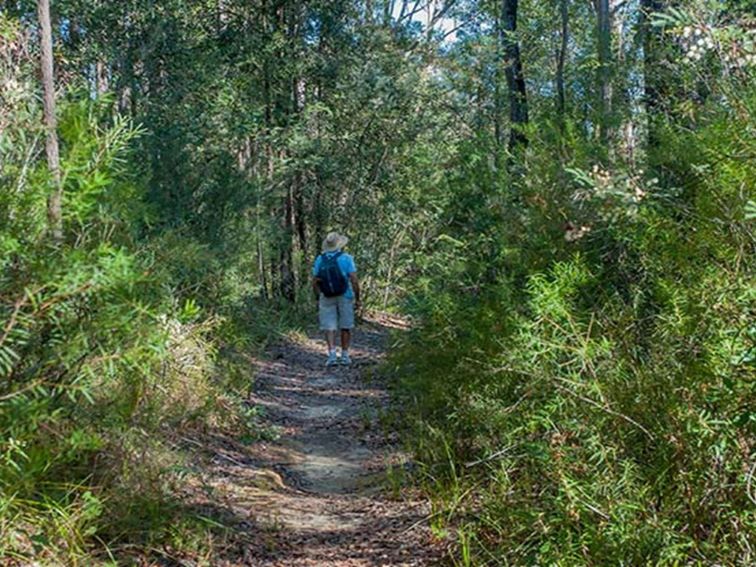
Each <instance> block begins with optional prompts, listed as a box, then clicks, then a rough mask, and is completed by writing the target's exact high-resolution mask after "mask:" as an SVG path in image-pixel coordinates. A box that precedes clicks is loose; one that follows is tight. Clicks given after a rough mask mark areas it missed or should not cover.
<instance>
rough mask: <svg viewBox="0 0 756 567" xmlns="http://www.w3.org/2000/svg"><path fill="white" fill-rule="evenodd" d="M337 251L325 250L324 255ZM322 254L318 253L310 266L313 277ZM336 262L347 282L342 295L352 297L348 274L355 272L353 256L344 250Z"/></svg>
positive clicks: (317, 270) (315, 275) (315, 274)
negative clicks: (313, 263)
mask: <svg viewBox="0 0 756 567" xmlns="http://www.w3.org/2000/svg"><path fill="white" fill-rule="evenodd" d="M338 253H339V252H338V250H337V251H336V252H325V255H326V256H333V255H335V254H338ZM322 256H323V255H322V254H320V255H318V257H317V258H315V265H314V266H313V267H312V275H313V276H314V277H317V276H318V272H319V271H320V263H321V262H322V260H323V259H322ZM337 262H338V264H339V268H340V269H341V273H342V274H344V277H345V278H346V279H347V283H348V287H347V290H346V293H345V294H344V297H346V298H347V299H354V292H353V291H352V282H351V280H350V279H349V274H356V273H357V266H356V265H355V263H354V258H352V257H351V256H350V255H349V254H347V253H346V252H342V253H341V256H339V259H338V260H337Z"/></svg>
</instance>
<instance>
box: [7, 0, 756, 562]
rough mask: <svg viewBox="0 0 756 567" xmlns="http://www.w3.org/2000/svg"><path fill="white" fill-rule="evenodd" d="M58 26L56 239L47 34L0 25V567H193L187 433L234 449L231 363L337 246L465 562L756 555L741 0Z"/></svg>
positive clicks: (748, 65) (301, 292)
mask: <svg viewBox="0 0 756 567" xmlns="http://www.w3.org/2000/svg"><path fill="white" fill-rule="evenodd" d="M38 3H39V4H40V5H42V4H44V2H41V1H39V0H38ZM52 21H53V25H52V32H51V35H52V40H53V44H54V52H53V59H54V63H55V81H56V82H55V84H54V86H55V88H56V89H57V91H56V95H57V96H56V97H53V98H57V104H58V112H57V115H58V122H59V124H58V128H57V130H56V134H57V136H58V138H59V139H60V145H61V158H62V174H63V176H62V182H63V187H62V189H63V190H62V195H63V203H62V207H61V211H62V215H63V239H62V242H56V239H55V238H53V237H51V236H54V232H55V230H54V228H55V226H54V225H55V223H53V222H51V221H50V219H48V218H47V216H48V215H47V210H48V209H47V204H46V201H47V200H48V198H49V197H50V195H51V194H54V189H55V180H54V179H53V178H52V177H53V176H52V175H51V174H50V171H49V167H47V166H46V165H45V156H44V153H43V152H44V146H45V134H46V132H45V130H44V129H43V126H42V123H43V118H42V104H41V100H40V98H41V96H40V95H41V92H42V89H41V88H40V85H39V84H38V83H39V80H38V76H37V75H38V73H37V71H36V69H37V68H38V64H39V59H40V37H41V31H40V29H39V28H40V26H39V25H38V23H39V22H38V16H37V9H36V6H35V2H30V1H18V0H0V65H1V66H2V69H0V71H1V73H0V456H1V458H2V466H1V467H0V526H2V530H1V531H0V534H2V535H0V556H2V557H3V558H5V557H10V558H16V559H18V561H20V562H24V561H28V560H29V558H32V557H34V558H39V559H40V560H41V561H47V562H48V563H52V564H55V563H73V562H75V561H77V560H79V559H80V558H82V557H87V559H85V560H82V561H85V562H86V561H89V562H91V561H93V559H92V556H91V555H90V556H88V555H87V554H89V553H93V554H98V555H99V557H106V556H107V554H108V551H110V552H113V553H114V554H116V555H118V554H124V555H125V554H128V553H131V550H134V553H138V552H139V550H141V551H144V550H145V549H148V548H153V549H154V548H156V547H155V546H156V544H157V542H161V547H160V549H161V550H162V551H161V552H163V553H167V552H168V551H166V550H174V551H175V550H178V551H177V552H176V553H177V554H180V553H181V550H182V549H184V550H192V549H193V550H196V551H197V554H198V556H200V557H202V556H209V554H210V553H211V552H210V549H211V548H212V547H213V545H214V539H213V538H216V537H222V536H221V535H219V534H220V532H222V530H211V529H209V528H208V526H209V525H212V526H214V527H215V528H217V527H218V526H217V525H216V524H214V523H213V522H214V520H212V519H210V520H208V519H207V518H204V519H202V518H201V517H200V515H198V513H197V511H196V510H194V511H187V510H182V509H181V507H180V505H179V499H176V498H172V496H175V495H177V494H179V493H180V492H181V486H182V483H183V479H184V478H185V475H187V474H189V467H187V466H185V463H184V461H183V458H184V457H183V456H182V453H181V450H180V443H181V439H180V438H181V437H182V436H183V435H184V433H186V432H189V431H199V430H203V429H208V430H209V429H213V430H223V431H229V430H233V431H234V432H235V433H238V434H241V433H244V432H245V431H246V429H247V428H248V427H249V422H250V420H252V419H253V417H254V411H253V410H251V409H250V408H247V407H246V406H245V405H244V403H243V402H242V401H241V397H240V393H242V392H243V391H244V389H245V388H247V387H248V386H249V378H250V377H249V376H248V375H247V374H246V370H245V367H244V366H240V365H238V364H237V363H236V361H237V360H238V358H239V352H240V351H242V350H243V349H247V348H249V347H250V345H258V344H261V343H263V342H264V341H266V340H267V339H268V338H269V337H271V336H273V335H275V333H276V332H277V331H278V330H280V329H282V328H285V327H287V326H290V325H291V324H292V323H293V322H294V321H296V317H297V313H298V312H297V308H298V306H299V305H307V306H308V308H309V309H310V310H311V289H310V288H309V287H308V280H309V267H310V265H311V261H312V259H313V257H314V256H315V255H316V254H317V253H318V251H319V246H320V241H321V238H322V236H323V234H324V233H325V232H327V231H328V230H331V229H338V230H341V231H343V232H346V233H348V234H349V236H350V237H351V244H350V250H351V252H353V253H354V255H355V257H356V259H357V264H358V266H359V269H360V272H361V277H362V281H363V283H364V290H365V291H364V295H365V300H366V303H367V304H368V305H369V306H370V307H377V308H381V309H396V310H400V309H403V310H406V311H407V312H408V313H409V314H411V315H412V316H413V317H414V319H415V321H416V324H415V327H414V330H413V331H412V332H410V333H408V334H406V335H405V336H403V337H400V338H399V339H398V343H397V348H396V349H395V352H394V356H393V359H392V361H393V362H392V364H393V368H394V370H395V374H396V388H397V396H398V397H399V398H400V399H401V400H402V403H403V406H402V409H403V416H404V417H405V418H406V420H407V425H408V428H409V429H408V432H409V434H408V435H407V438H408V440H409V441H410V442H411V445H412V447H413V448H414V449H415V451H416V454H417V455H418V458H419V461H420V463H421V470H422V471H423V473H425V474H423V475H421V478H422V479H423V480H424V481H425V486H427V488H428V489H429V490H430V491H431V493H432V494H433V496H434V498H435V501H436V505H437V510H436V513H435V514H434V516H433V521H434V525H435V527H436V528H437V530H438V532H437V533H438V534H439V535H440V536H449V537H452V538H455V540H456V542H457V544H458V545H457V548H456V550H457V552H458V554H457V556H456V558H457V559H459V561H461V562H462V563H463V564H492V565H495V564H507V563H509V564H534V563H544V564H546V563H554V564H564V565H575V564H617V563H620V564H621V563H625V564H643V563H649V564H658V563H661V564H665V563H666V564H676V563H678V564H679V563H695V562H701V563H722V564H737V563H741V564H748V563H753V562H754V556H753V551H752V550H753V547H754V542H753V533H754V530H755V527H754V512H753V510H754V504H756V502H755V500H756V488H754V487H755V486H756V482H755V481H754V438H755V436H754V433H755V432H754V427H755V425H754V424H755V423H756V422H755V421H754V420H755V419H756V418H755V417H754V413H753V408H754V403H755V402H754V400H755V399H756V396H754V360H755V356H756V354H755V353H754V341H755V340H756V330H755V329H754V327H753V319H754V309H755V308H756V298H755V297H754V295H755V294H756V291H754V283H753V282H754V251H755V250H754V244H755V241H754V224H753V223H754V222H756V221H754V217H755V216H756V205H755V204H754V202H755V201H756V197H755V196H754V179H756V171H754V169H755V166H754V164H755V163H756V146H755V145H754V140H755V139H756V136H755V135H754V134H756V132H755V129H756V123H755V122H754V118H753V117H754V113H756V91H755V90H754V69H756V66H755V63H756V51H755V49H756V48H755V47H754V45H755V44H756V41H755V39H754V31H753V29H754V20H753V1H752V0H727V1H722V2H720V1H716V2H714V1H710V0H690V1H689V2H686V3H680V2H671V1H667V0H633V1H629V2H620V1H614V0H596V1H595V2H569V1H567V0H549V1H543V0H520V1H519V2H517V1H515V0H496V1H493V0H438V1H437V0H432V1H428V2H422V1H420V2H417V1H415V0H370V1H362V0H327V1H325V0H304V1H302V0H280V1H276V2H270V1H267V0H252V1H250V0H166V1H163V2H154V0H129V1H101V2H80V1H79V0H55V1H54V2H53V5H52ZM51 228H52V229H53V230H51ZM51 233H52V234H51ZM250 433H252V434H254V433H255V432H254V431H251V432H250Z"/></svg>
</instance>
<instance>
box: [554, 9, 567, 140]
mask: <svg viewBox="0 0 756 567" xmlns="http://www.w3.org/2000/svg"><path fill="white" fill-rule="evenodd" d="M559 14H560V18H561V29H560V42H559V54H558V55H557V70H556V87H557V112H558V113H559V123H560V126H562V127H563V126H564V122H565V114H566V113H567V97H566V94H565V88H564V66H565V62H566V60H567V44H568V42H569V32H570V30H569V21H570V20H569V19H570V14H569V7H568V5H567V0H559Z"/></svg>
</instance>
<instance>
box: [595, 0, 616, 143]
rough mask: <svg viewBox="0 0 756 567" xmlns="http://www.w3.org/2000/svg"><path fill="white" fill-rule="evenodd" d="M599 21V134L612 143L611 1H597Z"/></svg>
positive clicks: (602, 140) (605, 140)
mask: <svg viewBox="0 0 756 567" xmlns="http://www.w3.org/2000/svg"><path fill="white" fill-rule="evenodd" d="M595 1H596V15H597V20H598V26H597V39H598V60H599V64H598V71H597V84H598V111H599V115H598V123H597V126H598V134H599V139H600V140H601V142H602V143H604V144H608V143H609V141H610V138H611V136H610V130H611V120H612V85H611V76H612V17H611V7H610V5H609V0H595Z"/></svg>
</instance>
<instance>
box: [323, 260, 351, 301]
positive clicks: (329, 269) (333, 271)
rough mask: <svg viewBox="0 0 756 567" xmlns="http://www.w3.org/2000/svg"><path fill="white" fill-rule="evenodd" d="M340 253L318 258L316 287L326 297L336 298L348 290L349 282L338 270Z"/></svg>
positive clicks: (339, 269)
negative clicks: (317, 286)
mask: <svg viewBox="0 0 756 567" xmlns="http://www.w3.org/2000/svg"><path fill="white" fill-rule="evenodd" d="M341 254H342V253H341V252H337V253H336V254H332V255H330V256H329V255H328V254H322V255H321V256H320V267H319V268H318V285H319V287H320V291H321V292H323V295H325V296H326V297H338V296H339V295H344V294H345V293H346V292H347V289H349V281H348V280H347V279H346V276H344V274H343V273H342V272H341V268H339V257H340V256H341Z"/></svg>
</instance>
